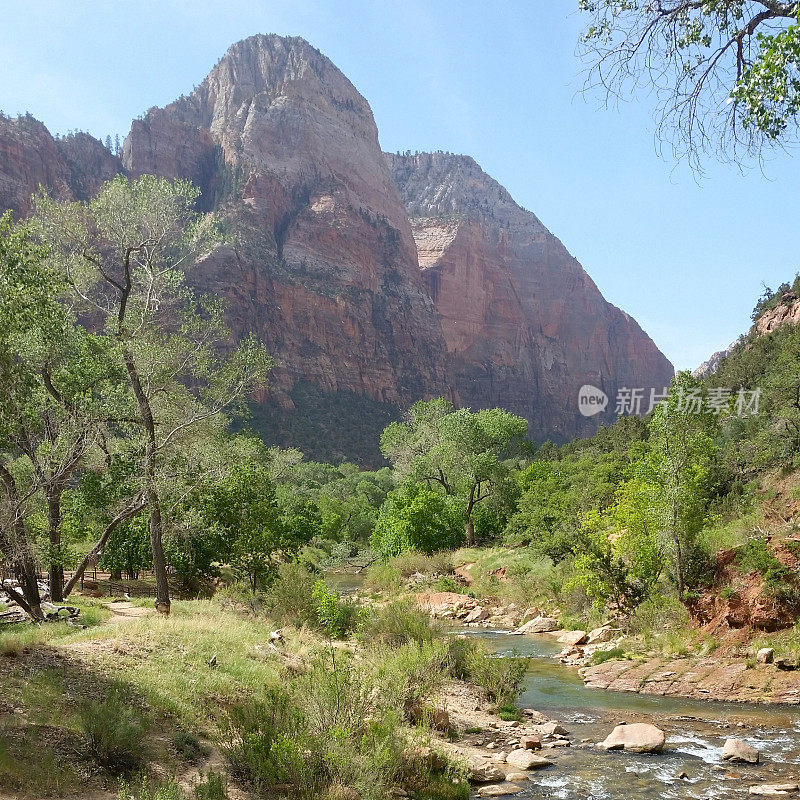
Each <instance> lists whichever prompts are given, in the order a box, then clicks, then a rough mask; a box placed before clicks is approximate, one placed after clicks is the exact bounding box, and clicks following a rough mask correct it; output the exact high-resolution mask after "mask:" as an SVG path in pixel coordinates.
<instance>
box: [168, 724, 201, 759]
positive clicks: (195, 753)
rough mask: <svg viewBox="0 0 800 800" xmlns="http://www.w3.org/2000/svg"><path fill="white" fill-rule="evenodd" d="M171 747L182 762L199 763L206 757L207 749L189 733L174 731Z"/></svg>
mask: <svg viewBox="0 0 800 800" xmlns="http://www.w3.org/2000/svg"><path fill="white" fill-rule="evenodd" d="M172 746H173V747H174V748H175V752H176V753H177V754H178V755H179V756H180V757H181V758H182V759H183V760H184V761H188V762H190V763H194V762H196V761H199V760H200V759H201V758H203V757H205V756H207V755H208V748H207V747H206V746H205V745H204V744H203V743H202V742H201V741H200V738H199V737H198V736H197V735H196V734H194V733H191V732H190V731H176V732H175V734H174V735H173V737H172Z"/></svg>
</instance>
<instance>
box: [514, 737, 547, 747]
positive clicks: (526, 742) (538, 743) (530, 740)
mask: <svg viewBox="0 0 800 800" xmlns="http://www.w3.org/2000/svg"><path fill="white" fill-rule="evenodd" d="M519 746H520V747H521V748H522V749H523V750H541V749H542V740H541V739H540V738H539V737H538V736H523V737H522V738H521V739H520V740H519Z"/></svg>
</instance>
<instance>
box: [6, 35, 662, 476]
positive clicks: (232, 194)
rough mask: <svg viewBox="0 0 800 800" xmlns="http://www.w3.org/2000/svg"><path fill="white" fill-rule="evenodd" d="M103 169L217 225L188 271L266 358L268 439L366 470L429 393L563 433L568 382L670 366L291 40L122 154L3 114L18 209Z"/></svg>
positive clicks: (644, 376)
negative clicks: (217, 232) (391, 429)
mask: <svg viewBox="0 0 800 800" xmlns="http://www.w3.org/2000/svg"><path fill="white" fill-rule="evenodd" d="M387 159H388V160H387ZM118 171H123V172H125V173H127V174H129V175H131V176H138V175H141V174H144V173H154V174H158V175H162V176H165V177H169V178H175V177H181V178H185V179H188V180H191V181H193V182H194V183H195V184H197V185H198V186H199V187H200V189H201V191H202V196H201V199H200V204H199V205H200V208H201V209H202V210H206V211H212V210H213V211H215V212H216V213H218V214H219V215H220V216H221V217H222V218H223V220H224V223H225V228H226V229H227V231H228V232H229V241H228V242H227V243H226V244H225V246H222V247H219V248H218V249H217V250H216V251H215V252H214V253H212V254H211V255H210V256H209V257H208V258H206V259H205V261H204V262H203V263H202V264H200V265H199V267H198V269H197V270H196V272H195V276H194V280H195V282H196V284H197V286H198V287H199V288H200V289H201V290H203V291H209V292H213V293H215V294H217V295H219V296H222V297H225V298H226V299H227V301H228V307H229V315H228V316H229V322H230V325H231V328H232V330H233V332H234V334H235V335H241V334H245V333H248V332H251V331H252V332H254V333H255V334H256V335H257V336H259V337H260V338H261V339H262V340H263V341H264V342H265V343H266V344H267V345H268V347H269V349H270V350H271V352H272V353H273V354H274V356H275V358H276V360H277V361H278V367H277V368H276V370H275V371H274V372H273V375H272V383H271V388H270V391H269V393H268V394H265V395H264V396H262V397H259V398H257V399H256V402H255V403H254V423H255V424H256V425H257V426H258V427H259V428H260V429H261V431H262V432H263V433H264V434H265V435H266V436H267V437H268V438H269V439H271V440H274V441H278V442H279V443H281V444H286V445H288V444H294V445H298V446H301V447H304V448H306V449H307V450H308V451H309V452H310V453H311V454H312V455H315V456H317V457H325V458H333V459H335V458H340V457H345V456H347V457H351V458H352V457H356V458H359V459H360V460H361V461H362V463H375V462H376V460H379V458H380V456H379V454H378V452H377V439H378V435H379V432H380V430H381V429H382V427H383V426H384V425H385V424H386V423H387V422H388V421H389V420H390V419H392V418H394V417H396V416H397V415H398V414H399V413H400V410H401V409H402V408H404V407H406V406H408V405H409V404H411V403H412V402H414V401H415V400H417V399H420V398H423V397H432V396H436V395H445V396H448V397H450V398H451V399H453V400H454V401H455V402H456V403H460V404H463V405H469V406H472V407H473V408H481V407H486V406H493V405H500V406H504V407H506V408H508V409H510V410H513V411H515V412H517V413H520V414H523V415H524V416H526V417H527V418H528V419H529V420H530V422H531V433H532V434H533V435H534V436H535V437H536V438H538V439H545V438H554V439H557V440H565V439H568V438H570V437H572V436H575V435H581V434H586V433H591V432H592V431H593V430H594V429H595V428H596V426H597V424H598V422H599V421H601V419H600V418H598V417H594V418H591V419H587V418H584V417H582V416H581V415H580V414H579V413H578V411H577V404H576V396H577V391H578V388H579V387H580V386H581V385H582V384H584V383H592V384H594V385H596V386H598V387H600V388H602V389H605V391H606V392H607V393H608V394H609V395H612V396H613V392H614V391H615V390H616V388H617V387H621V386H629V387H639V386H642V387H647V386H657V387H661V386H663V385H664V384H665V383H666V382H667V381H668V380H669V377H670V375H671V374H672V368H671V366H670V365H669V363H668V362H667V360H666V359H665V358H664V356H663V355H662V354H661V353H660V352H659V351H658V350H657V348H656V347H655V345H653V343H652V342H651V341H650V339H649V338H648V337H647V336H646V334H644V333H643V331H642V330H641V329H640V328H639V326H638V325H637V324H636V322H635V321H634V320H632V319H631V318H630V317H629V316H628V315H626V314H624V313H623V312H621V311H619V309H617V308H615V307H614V306H612V305H610V304H609V303H607V302H605V300H604V299H603V298H602V296H601V295H600V292H599V291H598V290H597V287H596V286H595V285H594V283H593V282H592V281H591V279H590V278H589V277H588V276H587V275H586V273H585V272H584V271H583V269H582V268H581V266H580V265H579V264H578V263H577V261H575V259H573V258H572V257H571V256H570V255H569V253H568V252H567V251H566V249H565V248H564V247H563V246H562V244H561V243H560V242H559V241H558V239H556V238H555V237H554V236H552V235H551V234H550V233H549V232H548V231H547V230H546V228H544V226H543V225H542V224H541V223H540V222H539V220H538V219H537V218H536V217H535V216H534V215H533V214H531V213H529V212H527V211H525V210H523V209H521V208H520V207H519V206H517V205H516V203H514V201H513V200H512V199H511V197H510V196H509V194H508V192H506V191H505V189H503V188H502V187H501V186H500V185H499V184H497V183H496V182H495V181H493V180H492V179H491V178H489V177H488V176H487V175H485V174H484V173H483V172H482V171H481V170H480V168H479V167H478V166H477V164H475V162H474V161H472V159H469V158H466V157H451V156H444V155H441V154H437V155H423V156H416V157H401V156H388V157H386V156H384V154H383V153H382V152H381V149H380V146H379V142H378V132H377V129H376V126H375V122H374V119H373V117H372V112H371V110H370V108H369V105H368V103H367V101H366V100H365V99H364V98H363V97H362V96H361V95H360V94H359V93H358V91H357V90H356V89H355V88H354V87H353V85H352V84H351V83H350V82H349V81H348V80H347V78H346V77H345V76H344V75H343V74H342V73H341V72H340V71H339V70H338V69H337V68H336V67H335V66H334V65H333V64H332V63H331V62H330V61H329V60H328V59H327V58H325V57H324V56H323V55H322V54H320V53H319V52H318V51H317V50H315V49H314V48H313V47H311V46H310V45H309V44H308V43H307V42H305V41H304V40H303V39H299V38H282V37H278V36H254V37H251V38H249V39H246V40H244V41H242V42H239V43H237V44H235V45H233V46H232V47H231V48H230V49H229V51H228V52H227V53H226V54H225V56H224V57H223V58H222V59H221V60H220V62H219V63H218V64H217V65H216V66H215V67H214V68H213V70H212V71H211V72H210V73H209V75H208V76H207V77H206V79H205V80H204V81H203V82H202V83H201V84H200V86H198V87H197V89H195V90H194V91H193V92H192V94H191V95H188V96H183V97H181V98H180V99H178V100H177V101H175V102H174V103H172V104H170V105H168V106H166V107H165V108H153V109H150V110H149V111H148V112H147V113H146V114H145V115H144V116H143V117H141V118H140V119H137V120H135V121H134V122H133V124H132V127H131V131H130V134H129V135H128V137H127V138H126V140H125V142H124V145H123V150H122V157H121V159H117V158H116V157H115V156H114V155H112V154H111V153H109V152H108V150H106V149H105V148H104V147H103V145H102V144H101V143H100V142H98V141H97V140H95V139H92V137H89V136H87V135H86V134H78V135H76V136H74V137H66V138H65V139H61V140H58V141H55V140H53V138H52V137H51V136H50V135H49V133H48V132H47V130H46V129H45V128H44V126H43V125H42V124H41V123H39V122H37V121H36V120H33V119H32V118H30V117H25V118H22V119H20V120H9V119H6V118H2V119H0V209H3V208H12V209H14V210H15V212H17V213H21V214H24V213H27V211H28V210H29V208H30V200H29V198H30V194H31V192H32V191H34V190H35V189H36V188H37V186H38V185H39V184H42V185H44V186H45V187H46V188H47V189H48V190H49V191H50V192H51V193H53V194H54V195H55V196H57V197H60V198H77V199H85V198H86V197H89V196H91V194H92V193H93V192H95V191H96V189H97V187H98V186H99V185H100V184H101V183H102V181H104V180H107V179H108V178H110V177H112V176H113V175H114V174H116V173H117V172H118ZM401 195H402V196H401ZM612 405H613V400H612ZM606 419H609V417H606Z"/></svg>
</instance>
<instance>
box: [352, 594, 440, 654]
mask: <svg viewBox="0 0 800 800" xmlns="http://www.w3.org/2000/svg"><path fill="white" fill-rule="evenodd" d="M358 635H359V638H360V639H361V640H362V641H363V642H364V643H366V644H368V645H372V646H375V645H379V644H384V645H388V646H389V647H400V646H401V645H404V644H410V643H412V642H413V643H416V644H425V643H428V644H430V643H431V642H433V641H434V639H436V637H437V636H439V635H440V629H439V627H438V625H437V624H436V623H435V622H434V621H433V620H432V619H431V618H430V616H429V615H428V614H426V613H425V612H423V611H421V610H420V609H419V608H417V607H416V606H414V605H412V604H411V603H408V602H396V603H390V604H389V605H387V606H384V607H383V608H380V609H376V610H375V611H373V612H372V613H370V614H368V615H366V616H365V617H364V618H363V619H362V620H361V624H360V625H359V629H358Z"/></svg>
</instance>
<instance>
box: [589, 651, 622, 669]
mask: <svg viewBox="0 0 800 800" xmlns="http://www.w3.org/2000/svg"><path fill="white" fill-rule="evenodd" d="M617 658H625V650H624V648H622V647H612V648H611V649H609V650H596V651H595V652H594V653H592V658H591V660H590V661H589V663H590V664H591V665H592V666H597V665H598V664H605V663H606V661H612V660H613V659H617Z"/></svg>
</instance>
